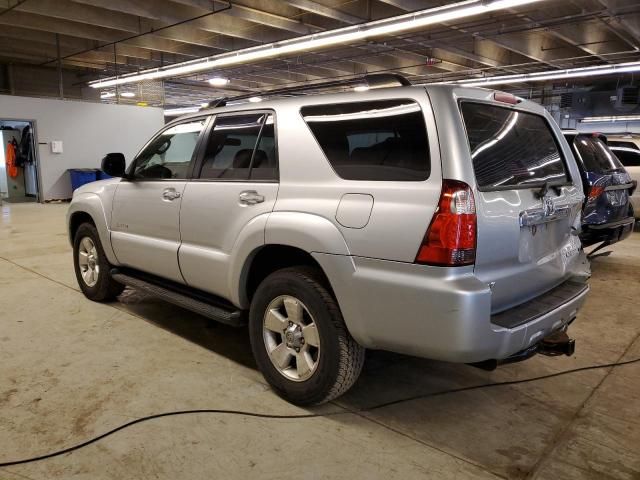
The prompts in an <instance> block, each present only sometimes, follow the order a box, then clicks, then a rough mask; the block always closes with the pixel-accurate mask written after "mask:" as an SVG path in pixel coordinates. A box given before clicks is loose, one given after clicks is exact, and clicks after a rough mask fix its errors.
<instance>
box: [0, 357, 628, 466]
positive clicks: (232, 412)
mask: <svg viewBox="0 0 640 480" xmlns="http://www.w3.org/2000/svg"><path fill="white" fill-rule="evenodd" d="M637 362H640V358H635V359H632V360H626V361H623V362H615V363H606V364H601V365H591V366H588V367H580V368H573V369H571V370H563V371H561V372H556V373H550V374H547V375H540V376H537V377H531V378H524V379H521V380H507V381H504V382H493V383H481V384H479V385H471V386H468V387H460V388H453V389H449V390H441V391H439V392H431V393H424V394H420V395H414V396H411V397H404V398H400V399H397V400H392V401H389V402H385V403H380V404H377V405H373V406H371V407H364V408H360V409H356V410H340V411H337V412H326V413H308V414H301V415H277V414H270V413H258V412H248V411H243V410H223V409H209V408H204V409H197V410H176V411H171V412H164V413H156V414H154V415H148V416H146V417H140V418H137V419H135V420H132V421H130V422H127V423H124V424H122V425H120V426H118V427H116V428H113V429H111V430H109V431H107V432H105V433H102V434H100V435H98V436H96V437H93V438H90V439H89V440H86V441H84V442H82V443H79V444H77V445H73V446H71V447H67V448H64V449H62V450H56V451H54V452H51V453H46V454H44V455H39V456H37V457H31V458H25V459H22V460H13V461H8V462H1V463H0V468H2V467H10V466H13V465H22V464H25V463H32V462H38V461H40V460H46V459H49V458H54V457H58V456H60V455H64V454H66V453H71V452H74V451H76V450H80V449H81V448H84V447H86V446H89V445H91V444H92V443H96V442H98V441H100V440H102V439H103V438H106V437H108V436H110V435H113V434H114V433H116V432H119V431H120V430H124V429H125V428H129V427H131V426H133V425H136V424H138V423H142V422H146V421H149V420H155V419H157V418H163V417H172V416H178V415H191V414H197V413H213V414H220V415H237V416H243V417H254V418H266V419H280V420H295V419H307V418H319V417H331V416H336V415H352V414H359V413H366V412H370V411H373V410H379V409H381V408H385V407H390V406H392V405H398V404H400V403H406V402H410V401H413V400H419V399H424V398H430V397H438V396H441V395H449V394H453V393H460V392H468V391H470V390H479V389H484V388H491V387H503V386H507V385H517V384H521V383H529V382H535V381H538V380H545V379H548V378H554V377H559V376H562V375H568V374H570V373H577V372H584V371H586V370H596V369H601V368H611V367H620V366H623V365H629V364H632V363H637Z"/></svg>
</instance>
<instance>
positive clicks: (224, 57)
mask: <svg viewBox="0 0 640 480" xmlns="http://www.w3.org/2000/svg"><path fill="white" fill-rule="evenodd" d="M540 1H542V0H494V1H492V2H488V1H486V0H464V1H462V2H457V3H454V4H450V5H444V6H441V7H435V8H429V9H426V10H419V11H417V12H412V13H407V14H405V15H398V16H395V17H390V18H385V19H383V20H376V21H373V22H367V23H362V24H360V25H352V26H349V27H344V28H338V29H335V30H328V31H325V32H320V33H314V34H311V35H304V36H301V37H297V38H293V39H290V40H282V41H279V42H272V43H267V44H264V45H260V46H257V47H251V48H244V49H241V50H236V51H234V52H228V53H222V54H219V55H213V56H211V57H207V58H205V59H200V60H191V61H188V62H182V63H176V64H174V65H171V66H168V67H164V68H154V69H150V70H144V71H142V72H140V73H132V74H128V75H123V76H121V77H110V78H107V79H104V80H96V81H94V82H90V83H89V86H91V87H93V88H100V87H108V86H112V85H122V84H125V83H132V82H140V81H142V80H157V79H160V78H167V77H175V76H177V75H185V74H189V73H194V72H202V71H205V70H211V69H213V68H217V67H221V66H227V65H238V64H242V63H248V62H251V61H255V60H264V59H266V58H273V57H277V56H280V55H288V54H292V53H298V52H303V51H309V50H317V49H319V48H324V47H329V46H332V45H344V44H349V43H352V42H356V41H361V40H364V39H367V38H371V37H376V36H380V35H390V34H394V33H399V32H403V31H406V30H413V29H417V28H422V27H426V26H428V25H436V24H439V23H442V22H450V21H453V20H458V19H461V18H466V17H471V16H475V15H483V14H487V13H489V12H493V11H496V10H503V9H506V8H512V7H518V6H521V5H527V4H531V3H535V2H540Z"/></svg>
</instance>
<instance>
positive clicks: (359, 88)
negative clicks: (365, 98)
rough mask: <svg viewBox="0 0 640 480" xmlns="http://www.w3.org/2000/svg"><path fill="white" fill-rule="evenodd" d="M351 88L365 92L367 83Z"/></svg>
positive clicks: (367, 88) (367, 86)
mask: <svg viewBox="0 0 640 480" xmlns="http://www.w3.org/2000/svg"><path fill="white" fill-rule="evenodd" d="M353 90H354V91H356V92H366V91H367V90H369V85H358V86H357V87H353Z"/></svg>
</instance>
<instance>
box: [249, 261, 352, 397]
mask: <svg viewBox="0 0 640 480" xmlns="http://www.w3.org/2000/svg"><path fill="white" fill-rule="evenodd" d="M249 332H250V337H251V348H252V350H253V354H254V356H255V358H256V362H257V364H258V367H259V368H260V371H261V372H262V374H263V375H264V377H265V378H266V380H267V381H268V382H269V384H270V385H271V386H272V388H273V389H274V390H275V391H276V392H277V393H278V394H279V395H280V396H282V397H283V398H285V399H286V400H288V401H290V402H291V403H295V404H297V405H317V404H320V403H325V402H328V401H329V400H332V399H334V398H336V397H338V396H340V395H342V394H343V393H344V392H346V391H347V390H348V389H349V388H350V387H351V386H352V385H353V383H354V382H355V381H356V380H357V378H358V376H359V375H360V371H361V370H362V365H363V363H364V348H362V347H361V346H360V345H358V344H357V343H356V341H355V340H354V339H353V338H352V337H351V335H350V334H349V332H348V330H347V327H346V325H345V324H344V320H343V319H342V315H341V313H340V309H339V308H338V305H337V303H336V301H335V299H334V298H333V296H332V295H331V294H330V292H329V290H328V288H327V287H326V286H325V281H324V278H323V276H322V275H321V274H320V272H319V271H318V270H317V269H314V268H309V267H293V268H286V269H283V270H279V271H277V272H275V273H272V274H271V275H269V276H268V277H267V278H265V279H264V280H263V281H262V283H261V284H260V285H259V286H258V289H257V290H256V293H255V295H254V297H253V300H252V302H251V310H250V314H249Z"/></svg>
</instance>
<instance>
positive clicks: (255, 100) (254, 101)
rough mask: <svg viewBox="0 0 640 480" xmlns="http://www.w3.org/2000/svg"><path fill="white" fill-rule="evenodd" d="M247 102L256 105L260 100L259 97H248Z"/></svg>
mask: <svg viewBox="0 0 640 480" xmlns="http://www.w3.org/2000/svg"><path fill="white" fill-rule="evenodd" d="M249 101H250V102H251V103H258V102H261V101H262V98H261V97H249Z"/></svg>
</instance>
